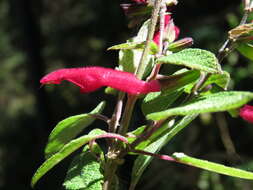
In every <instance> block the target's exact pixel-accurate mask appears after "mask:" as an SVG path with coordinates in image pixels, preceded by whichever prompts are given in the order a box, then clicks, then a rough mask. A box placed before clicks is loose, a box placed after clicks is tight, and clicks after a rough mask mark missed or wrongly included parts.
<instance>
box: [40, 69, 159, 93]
mask: <svg viewBox="0 0 253 190" xmlns="http://www.w3.org/2000/svg"><path fill="white" fill-rule="evenodd" d="M63 80H67V81H69V82H72V83H74V84H75V85H77V86H79V87H80V88H81V92H82V93H86V92H92V91H95V90H97V89H98V88H100V87H103V86H109V87H112V88H115V89H117V90H120V91H123V92H126V93H129V94H136V95H137V94H147V93H149V92H158V91H160V89H161V87H160V84H159V82H158V81H157V80H153V81H150V82H145V81H142V80H139V79H138V78H137V77H136V76H135V75H134V74H132V73H128V72H124V71H118V70H114V69H109V68H103V67H85V68H70V69H59V70H56V71H54V72H51V73H49V74H47V75H46V76H44V77H43V78H42V79H41V80H40V83H42V84H60V83H61V81H63Z"/></svg>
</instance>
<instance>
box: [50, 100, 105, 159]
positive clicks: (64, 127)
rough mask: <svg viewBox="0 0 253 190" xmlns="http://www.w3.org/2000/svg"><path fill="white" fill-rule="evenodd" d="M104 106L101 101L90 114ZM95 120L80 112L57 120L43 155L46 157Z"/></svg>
mask: <svg viewBox="0 0 253 190" xmlns="http://www.w3.org/2000/svg"><path fill="white" fill-rule="evenodd" d="M104 107H105V102H101V103H100V104H99V105H98V106H97V107H96V108H95V109H94V110H93V111H91V112H90V113H91V114H97V113H101V112H102V110H103V109H104ZM94 120H95V118H94V117H92V116H90V115H89V114H81V115H76V116H71V117H68V118H66V119H64V120H62V121H61V122H59V123H58V124H57V125H56V126H55V128H54V129H53V131H52V132H51V134H50V136H49V139H48V143H47V146H46V148H45V157H46V158H48V157H50V156H52V155H53V154H54V153H56V152H58V151H59V150H60V149H61V148H62V147H63V146H64V145H65V144H67V143H68V142H69V141H71V140H72V139H73V138H75V137H76V136H77V135H78V134H79V133H80V132H81V131H83V130H84V129H85V128H86V127H87V126H89V125H90V124H91V123H92V122H93V121H94Z"/></svg>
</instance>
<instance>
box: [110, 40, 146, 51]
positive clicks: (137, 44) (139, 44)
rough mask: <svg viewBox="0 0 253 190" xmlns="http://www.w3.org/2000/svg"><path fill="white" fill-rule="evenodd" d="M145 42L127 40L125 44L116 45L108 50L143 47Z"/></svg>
mask: <svg viewBox="0 0 253 190" xmlns="http://www.w3.org/2000/svg"><path fill="white" fill-rule="evenodd" d="M144 46H145V42H127V43H123V44H118V45H114V46H112V47H109V48H108V49H107V50H120V49H143V48H144Z"/></svg>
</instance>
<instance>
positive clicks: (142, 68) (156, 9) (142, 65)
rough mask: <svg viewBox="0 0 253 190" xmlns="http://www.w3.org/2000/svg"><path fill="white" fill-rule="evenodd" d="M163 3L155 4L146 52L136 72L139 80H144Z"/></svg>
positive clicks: (158, 0) (157, 1) (157, 0)
mask: <svg viewBox="0 0 253 190" xmlns="http://www.w3.org/2000/svg"><path fill="white" fill-rule="evenodd" d="M161 3H162V0H156V1H155V4H154V8H153V11H152V16H151V21H150V24H149V28H148V35H147V39H146V44H145V48H144V51H143V53H142V56H141V60H140V64H139V65H138V68H137V70H136V76H137V77H138V78H139V79H142V77H143V74H144V72H145V68H146V66H147V58H148V55H149V51H150V43H151V42H152V40H153V36H154V33H155V27H156V23H157V20H158V14H159V11H160V7H161Z"/></svg>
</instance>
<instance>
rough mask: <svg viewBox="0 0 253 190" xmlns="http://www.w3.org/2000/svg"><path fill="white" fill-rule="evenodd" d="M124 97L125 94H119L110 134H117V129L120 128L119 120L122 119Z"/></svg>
mask: <svg viewBox="0 0 253 190" xmlns="http://www.w3.org/2000/svg"><path fill="white" fill-rule="evenodd" d="M124 97H125V93H124V92H119V95H118V101H117V104H116V106H115V109H114V112H113V115H112V118H111V119H110V121H109V132H112V133H115V132H116V130H117V127H118V126H119V120H120V118H121V113H122V106H123V100H124Z"/></svg>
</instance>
